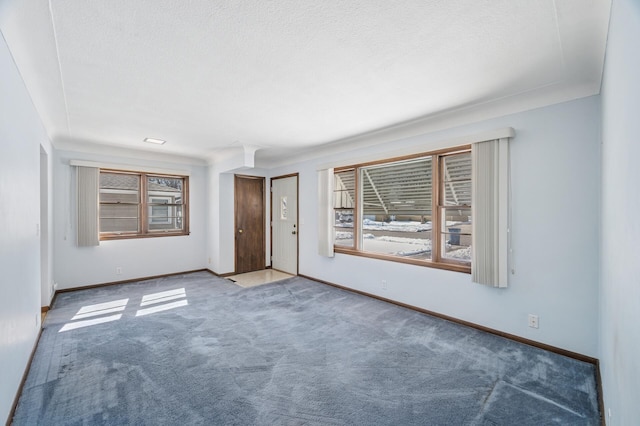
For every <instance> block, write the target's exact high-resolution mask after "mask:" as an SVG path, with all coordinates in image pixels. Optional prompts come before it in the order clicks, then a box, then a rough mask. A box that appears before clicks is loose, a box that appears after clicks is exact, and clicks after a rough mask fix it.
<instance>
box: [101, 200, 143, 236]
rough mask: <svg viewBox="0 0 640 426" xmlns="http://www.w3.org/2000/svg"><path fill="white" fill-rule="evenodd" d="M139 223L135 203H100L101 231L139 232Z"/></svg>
mask: <svg viewBox="0 0 640 426" xmlns="http://www.w3.org/2000/svg"><path fill="white" fill-rule="evenodd" d="M139 223H140V220H139V215H138V206H137V205H135V204H101V205H100V232H115V233H118V232H138V231H139V227H138V225H139Z"/></svg>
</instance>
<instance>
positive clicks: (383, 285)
mask: <svg viewBox="0 0 640 426" xmlns="http://www.w3.org/2000/svg"><path fill="white" fill-rule="evenodd" d="M382 289H383V290H386V289H387V280H382Z"/></svg>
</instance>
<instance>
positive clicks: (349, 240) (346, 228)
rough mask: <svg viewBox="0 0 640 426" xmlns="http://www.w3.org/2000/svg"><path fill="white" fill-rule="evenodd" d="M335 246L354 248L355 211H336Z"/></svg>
mask: <svg viewBox="0 0 640 426" xmlns="http://www.w3.org/2000/svg"><path fill="white" fill-rule="evenodd" d="M333 229H334V232H335V234H334V235H335V238H334V241H335V243H334V244H335V245H336V246H343V247H353V243H354V241H353V210H352V209H340V210H335V224H334V228H333Z"/></svg>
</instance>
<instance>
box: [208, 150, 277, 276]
mask: <svg viewBox="0 0 640 426" xmlns="http://www.w3.org/2000/svg"><path fill="white" fill-rule="evenodd" d="M254 153H255V152H254V151H253V150H249V152H247V150H245V149H244V147H240V148H239V149H238V150H237V151H236V152H232V153H231V154H230V155H229V156H228V157H225V158H222V159H220V160H219V161H217V162H215V163H213V164H210V165H209V167H208V169H207V182H208V185H207V187H208V189H207V191H208V196H209V201H208V202H209V205H208V213H207V222H208V223H207V262H208V265H207V267H208V268H209V269H210V270H211V271H213V272H215V273H217V274H231V273H233V272H234V271H235V216H234V214H235V191H234V187H235V179H234V176H235V175H236V174H240V175H248V176H263V177H264V176H266V175H267V171H265V170H263V169H261V168H254V167H253V166H254V164H255V163H254ZM265 185H266V188H265V205H266V209H267V212H268V211H269V210H270V209H269V205H270V192H269V187H268V185H269V182H268V181H267V180H266V179H265ZM270 230H271V228H270V226H269V214H268V213H267V214H266V215H265V240H266V250H265V265H267V266H268V265H270V264H271V263H270V262H271V261H270V256H271V253H270V244H269V241H270V238H271V237H270Z"/></svg>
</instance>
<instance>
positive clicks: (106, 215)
mask: <svg viewBox="0 0 640 426" xmlns="http://www.w3.org/2000/svg"><path fill="white" fill-rule="evenodd" d="M139 202H140V175H136V174H128V173H110V172H100V232H109V233H136V232H139V231H140V214H139V211H140V210H139V205H138V203H139Z"/></svg>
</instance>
